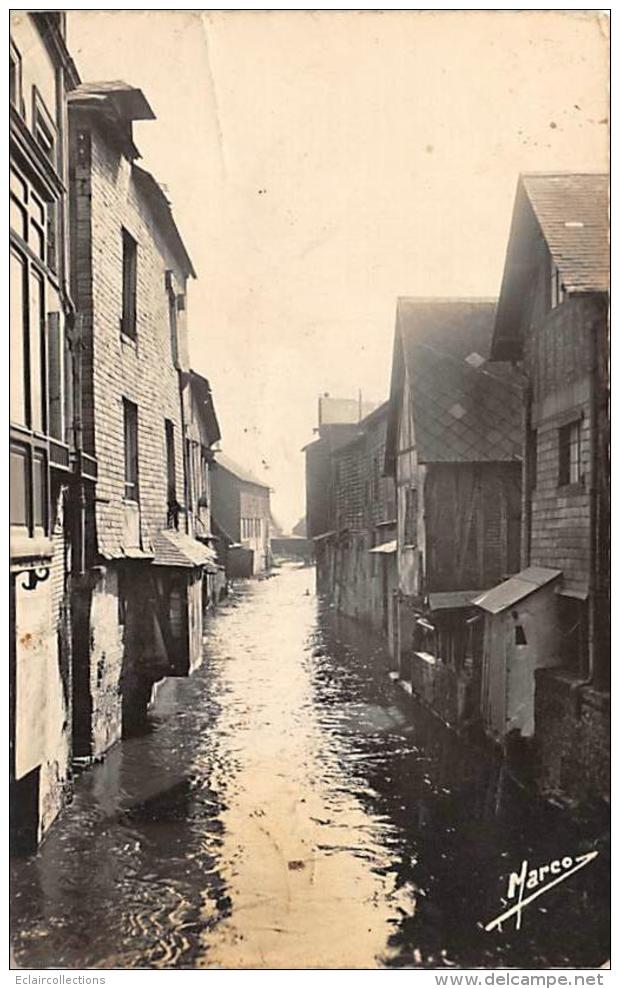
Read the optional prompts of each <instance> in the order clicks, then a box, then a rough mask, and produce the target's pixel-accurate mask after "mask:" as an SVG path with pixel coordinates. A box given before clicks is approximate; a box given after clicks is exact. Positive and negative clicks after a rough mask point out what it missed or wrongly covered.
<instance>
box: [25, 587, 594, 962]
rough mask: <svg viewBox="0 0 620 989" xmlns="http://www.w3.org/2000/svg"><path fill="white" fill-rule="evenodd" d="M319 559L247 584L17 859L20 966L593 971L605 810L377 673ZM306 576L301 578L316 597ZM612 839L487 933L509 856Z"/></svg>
mask: <svg viewBox="0 0 620 989" xmlns="http://www.w3.org/2000/svg"><path fill="white" fill-rule="evenodd" d="M313 584H314V573H313V571H312V570H308V569H294V568H285V569H284V570H283V571H281V572H280V573H279V574H278V575H277V576H276V577H274V578H273V579H271V580H266V581H261V582H252V583H248V584H245V585H240V586H239V588H238V590H237V592H236V594H235V595H234V596H233V597H232V598H231V599H230V600H229V601H228V602H227V603H226V604H225V605H224V606H223V607H222V608H221V609H220V611H219V612H218V613H217V614H216V615H215V616H213V618H212V619H210V624H209V629H208V633H207V636H206V639H205V663H204V665H203V667H202V668H201V669H200V670H199V671H197V673H196V674H195V675H194V676H192V677H190V678H188V679H170V680H167V681H165V682H164V683H163V684H162V686H161V688H160V689H159V691H158V695H157V698H156V702H155V705H154V709H153V713H152V717H151V725H150V729H151V730H150V731H149V733H148V734H146V735H144V736H143V737H141V738H134V739H130V740H127V741H125V742H123V743H122V744H121V745H118V746H116V747H115V748H114V749H113V750H112V751H111V752H110V753H109V754H108V756H107V758H106V761H105V762H104V763H103V764H101V765H99V766H97V767H95V768H94V769H93V770H91V771H89V772H86V773H84V774H82V775H81V777H80V778H79V779H78V781H77V785H76V793H75V799H74V802H73V804H72V806H71V807H70V808H69V809H68V810H67V812H66V813H65V814H64V816H63V818H62V819H61V820H60V821H59V822H58V823H57V824H56V826H55V827H54V828H53V829H52V831H51V832H50V834H49V835H48V837H47V838H46V840H45V842H44V843H43V846H42V848H41V850H40V852H39V854H38V855H37V856H34V857H32V858H31V859H28V860H24V861H16V862H15V863H14V864H13V880H12V883H13V885H12V889H13V903H12V930H13V944H14V950H15V956H16V961H17V963H18V964H20V965H22V966H24V967H31V968H35V967H45V966H50V967H61V966H65V967H103V966H107V967H114V966H117V967H147V968H170V967H173V968H174V967H176V968H190V967H233V968H234V967H264V966H272V967H304V966H308V967H312V966H317V967H328V968H329V967H375V966H427V967H434V966H437V967H443V966H446V967H453V966H459V967H468V966H474V967H476V966H486V967H496V966H516V967H538V966H540V967H545V966H561V965H576V966H579V965H581V966H597V965H600V964H602V963H603V961H604V960H605V959H606V958H607V956H608V944H607V933H608V931H607V928H608V925H607V922H606V917H607V911H608V884H607V875H608V862H607V855H606V851H605V850H606V839H605V837H604V835H603V833H602V832H603V829H604V826H605V819H604V818H603V824H601V822H600V821H592V820H591V821H588V822H576V821H572V820H571V819H570V817H569V816H568V815H566V814H565V813H560V812H558V811H552V810H551V809H550V808H548V807H541V806H539V805H537V804H534V803H532V802H531V801H525V800H524V799H523V797H522V795H521V794H520V793H519V792H515V790H514V787H511V785H510V784H509V782H508V781H507V780H506V779H504V778H503V777H502V775H501V773H500V771H499V768H498V766H497V765H495V764H493V762H492V760H489V758H488V756H487V755H485V754H484V753H483V752H482V751H477V750H476V749H475V748H472V747H471V746H465V745H464V744H463V743H462V742H461V741H458V740H455V739H454V737H453V736H452V735H451V734H450V733H449V732H448V731H447V730H445V729H444V728H443V727H442V726H441V725H440V724H439V723H438V722H437V721H436V720H435V719H433V718H431V717H430V716H429V715H428V714H426V713H425V712H424V711H422V710H419V709H414V707H413V706H412V702H411V700H410V699H409V698H407V697H406V696H405V695H402V694H401V693H400V691H399V690H398V688H397V687H395V686H394V685H393V684H392V683H391V681H390V680H389V678H388V677H387V675H386V674H387V668H388V665H387V659H386V656H385V653H384V651H383V648H382V646H381V645H380V643H378V642H377V641H376V640H375V639H373V638H372V636H370V635H369V634H368V633H367V632H366V631H362V630H360V629H359V628H358V627H357V626H355V624H354V623H352V622H350V621H346V620H344V619H338V618H336V617H335V616H334V615H333V613H331V612H330V611H329V609H324V608H322V607H321V604H320V602H317V600H316V598H315V597H314V593H313V590H312V589H313ZM308 592H310V593H308ZM592 847H597V848H599V849H600V850H601V851H602V852H603V854H601V855H599V858H598V859H597V860H596V861H595V862H594V863H592V864H591V865H589V866H587V867H586V869H584V870H583V871H582V872H580V873H579V874H577V875H575V877H574V878H572V879H569V880H567V881H566V883H564V884H562V886H561V887H559V888H558V889H557V890H556V891H553V892H551V893H549V894H548V895H547V896H544V897H541V898H540V899H539V900H537V901H536V903H535V904H533V905H532V906H531V907H529V908H528V910H527V912H526V913H524V916H523V926H522V929H521V931H519V932H515V931H514V930H513V929H511V925H510V924H506V925H505V928H504V931H503V932H494V933H492V934H487V933H485V932H484V930H483V929H482V925H483V923H484V922H486V921H488V920H490V919H491V918H492V917H493V916H495V915H496V914H497V913H499V911H500V910H501V907H502V902H501V897H502V896H503V895H504V894H505V890H506V876H507V873H508V872H510V871H511V870H513V869H516V868H517V867H518V866H519V865H520V862H521V860H522V859H523V858H527V859H528V860H529V861H530V862H531V863H532V864H533V865H537V864H543V863H545V862H547V861H549V860H551V859H553V858H556V857H558V855H560V856H561V855H565V854H571V855H575V854H577V853H579V852H582V851H588V850H590V849H591V848H592Z"/></svg>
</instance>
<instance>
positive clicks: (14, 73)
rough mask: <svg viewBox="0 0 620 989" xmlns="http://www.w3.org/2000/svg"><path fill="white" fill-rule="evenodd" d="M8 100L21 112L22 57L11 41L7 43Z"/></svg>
mask: <svg viewBox="0 0 620 989" xmlns="http://www.w3.org/2000/svg"><path fill="white" fill-rule="evenodd" d="M9 100H10V101H11V103H12V104H13V106H14V107H15V109H16V110H17V112H18V113H22V110H23V100H22V59H21V55H20V54H19V51H18V50H17V48H16V47H15V45H14V44H13V42H12V41H11V42H10V45H9Z"/></svg>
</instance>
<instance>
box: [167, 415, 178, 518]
mask: <svg viewBox="0 0 620 989" xmlns="http://www.w3.org/2000/svg"><path fill="white" fill-rule="evenodd" d="M165 430H166V478H167V482H168V490H167V494H168V505H169V506H170V505H172V504H173V503H174V502H175V501H176V500H177V474H176V465H175V459H174V424H173V423H172V422H171V421H170V419H166V420H165Z"/></svg>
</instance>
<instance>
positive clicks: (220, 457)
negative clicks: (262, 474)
mask: <svg viewBox="0 0 620 989" xmlns="http://www.w3.org/2000/svg"><path fill="white" fill-rule="evenodd" d="M215 462H216V464H219V466H220V467H223V468H224V470H227V471H228V473H229V474H233V475H234V476H235V477H236V478H237V479H238V480H239V481H244V482H245V483H246V484H254V485H256V486H257V487H259V488H266V489H267V490H269V485H268V484H265V482H264V481H259V480H258V478H257V477H255V476H254V474H252V473H251V472H250V471H249V470H246V468H245V467H241V466H240V464H238V463H236V462H235V461H234V460H232V459H231V458H230V457H227V456H226V454H225V453H216V455H215Z"/></svg>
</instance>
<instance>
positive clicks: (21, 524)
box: [9, 11, 94, 850]
mask: <svg viewBox="0 0 620 989" xmlns="http://www.w3.org/2000/svg"><path fill="white" fill-rule="evenodd" d="M77 80H78V77H77V72H76V70H75V66H74V65H73V62H72V60H71V57H70V55H69V52H68V51H67V48H66V45H65V18H64V14H62V13H53V12H51V11H50V12H39V13H27V12H25V11H13V12H12V13H11V21H10V54H9V113H10V325H9V329H10V348H11V375H10V402H9V405H10V583H9V593H10V630H9V631H10V638H9V690H10V760H9V774H10V823H11V839H12V845H13V847H14V848H15V849H16V850H29V849H31V848H32V846H33V845H35V844H36V843H37V842H38V840H39V839H40V838H41V837H42V835H43V834H44V833H45V832H46V830H47V829H48V828H49V826H50V824H51V823H52V821H53V820H54V818H55V817H56V815H57V814H58V812H59V810H60V809H61V807H62V805H63V803H64V800H65V799H66V797H67V796H68V793H69V791H70V785H71V784H70V760H71V737H70V717H71V680H70V664H71V639H70V607H69V598H70V589H71V571H72V569H73V568H79V566H80V559H79V543H80V538H79V536H80V524H81V519H80V515H79V511H75V510H74V511H71V510H70V509H71V506H72V505H74V506H75V503H76V500H79V499H78V498H77V493H78V491H79V489H80V486H81V484H82V482H83V480H84V475H85V474H87V475H90V476H92V473H93V471H94V464H93V463H92V462H91V463H90V464H89V463H87V462H86V460H85V458H83V457H81V456H80V450H79V435H77V436H76V432H75V430H74V417H73V408H74V359H75V354H76V351H77V349H78V333H79V325H78V324H77V321H76V318H75V305H74V300H73V299H72V297H71V289H70V285H69V269H68V253H67V227H68V214H67V193H66V190H67V186H68V163H67V155H66V144H67V121H66V106H65V93H66V90H67V89H69V88H71V87H72V86H74V85H75V84H76V82H77ZM76 441H77V443H76ZM74 546H76V547H78V555H77V556H76V554H75V553H74V552H73V547H74Z"/></svg>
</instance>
